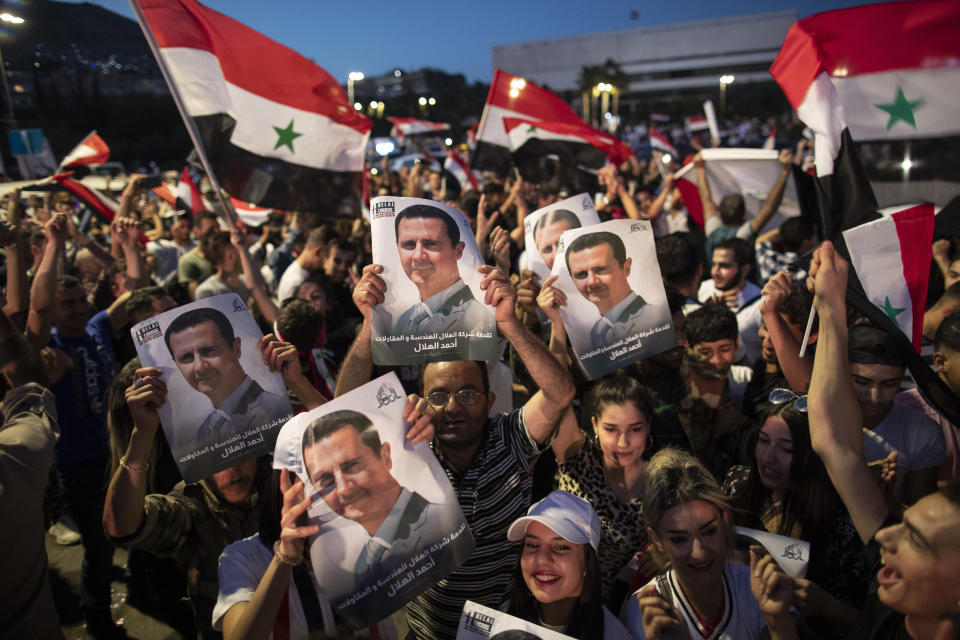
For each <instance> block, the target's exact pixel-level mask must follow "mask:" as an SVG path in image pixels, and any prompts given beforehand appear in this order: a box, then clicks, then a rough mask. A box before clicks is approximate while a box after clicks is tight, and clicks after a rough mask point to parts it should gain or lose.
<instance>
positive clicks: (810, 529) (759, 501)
mask: <svg viewBox="0 0 960 640" xmlns="http://www.w3.org/2000/svg"><path fill="white" fill-rule="evenodd" d="M773 417H778V418H780V419H781V420H783V421H784V422H786V423H787V427H788V428H789V429H790V437H791V439H792V440H793V456H792V458H791V461H790V484H789V486H788V487H787V489H786V491H785V492H784V499H783V508H782V511H781V514H780V522H779V525H778V526H777V530H776V531H771V533H777V534H780V535H784V536H792V535H794V532H793V530H794V528H795V527H799V528H800V535H799V537H800V538H803V539H804V540H807V541H808V542H810V543H811V544H812V545H815V546H813V548H820V549H822V548H824V547H823V545H822V544H817V543H819V542H820V541H821V540H825V539H827V538H828V537H829V536H830V535H832V534H833V531H832V528H833V527H832V523H833V521H834V518H835V517H836V515H837V508H838V507H839V505H840V498H839V496H838V495H837V492H836V489H834V488H833V484H832V483H831V482H830V477H829V476H828V475H827V469H826V467H824V466H823V461H822V460H821V459H820V456H818V455H817V454H815V453H814V452H813V447H812V446H811V444H810V423H809V421H808V419H807V414H806V413H803V412H801V411H797V410H796V409H795V408H794V407H793V403H789V404H786V405H779V406H773V407H771V408H770V409H768V410H767V411H766V412H764V414H763V418H762V420H761V421H760V425H761V427H760V428H762V425H763V424H764V423H766V421H767V420H768V419H770V418H773ZM760 428H757V429H756V431H755V432H754V433H753V435H752V436H751V438H750V446H749V448H748V452H747V457H748V459H749V461H750V476H749V478H748V479H747V485H746V487H745V488H744V489H745V490H744V491H743V494H742V495H743V498H741V499H740V500H738V501H737V502H738V504H737V505H736V506H737V507H738V508H739V509H738V510H745V511H746V512H747V513H748V514H750V515H751V517H752V518H754V519H756V521H757V522H755V523H753V524H754V525H756V524H760V527H759V528H761V529H762V528H763V526H762V523H761V522H760V521H759V520H760V515H761V514H762V513H763V509H764V505H765V503H766V502H767V501H768V500H769V499H770V497H771V491H770V489H767V488H766V487H765V486H763V482H761V481H760V470H759V468H758V466H757V456H756V450H757V448H756V445H757V438H758V436H759V433H760Z"/></svg>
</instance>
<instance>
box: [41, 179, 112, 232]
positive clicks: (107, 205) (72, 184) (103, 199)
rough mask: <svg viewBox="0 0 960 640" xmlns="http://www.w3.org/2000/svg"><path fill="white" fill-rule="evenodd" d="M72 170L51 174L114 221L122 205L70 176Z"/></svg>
mask: <svg viewBox="0 0 960 640" xmlns="http://www.w3.org/2000/svg"><path fill="white" fill-rule="evenodd" d="M71 175H72V172H70V171H67V172H64V173H58V174H56V175H54V176H51V177H50V179H51V180H53V181H54V182H56V183H58V184H60V185H61V186H62V187H64V188H65V189H66V190H67V191H69V192H70V193H72V194H73V195H75V196H76V197H77V198H79V199H80V200H82V201H83V202H84V203H85V204H86V205H87V206H89V207H90V208H91V209H93V210H94V211H96V212H97V213H99V214H100V215H102V216H103V217H104V218H106V219H107V220H108V221H110V222H112V221H113V216H114V215H116V213H117V208H118V207H119V206H120V205H119V204H117V202H116V201H114V200H113V199H111V198H109V197H107V196H105V195H103V194H102V193H100V192H99V191H97V190H96V189H91V188H90V187H88V186H87V185H85V184H83V183H82V182H79V181H78V180H74V179H73V178H71V177H70V176H71Z"/></svg>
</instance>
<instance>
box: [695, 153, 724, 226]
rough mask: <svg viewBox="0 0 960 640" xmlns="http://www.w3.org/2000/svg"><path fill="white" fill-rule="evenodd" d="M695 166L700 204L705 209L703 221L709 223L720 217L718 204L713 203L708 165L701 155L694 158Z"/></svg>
mask: <svg viewBox="0 0 960 640" xmlns="http://www.w3.org/2000/svg"><path fill="white" fill-rule="evenodd" d="M693 166H694V169H695V171H696V172H697V190H698V191H699V192H700V204H701V206H702V207H703V220H704V222H706V221H707V219H708V218H712V217H713V216H715V215H719V213H720V210H719V209H717V205H716V203H714V201H713V195H712V194H711V193H710V181H709V180H707V163H706V162H704V160H703V156H701V155H700V154H699V153H698V154H697V155H695V156H693Z"/></svg>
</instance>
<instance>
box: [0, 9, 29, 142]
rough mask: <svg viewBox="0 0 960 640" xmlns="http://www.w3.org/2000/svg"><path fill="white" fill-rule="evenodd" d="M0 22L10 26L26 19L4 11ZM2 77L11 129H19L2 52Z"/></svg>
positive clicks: (0, 54) (0, 65)
mask: <svg viewBox="0 0 960 640" xmlns="http://www.w3.org/2000/svg"><path fill="white" fill-rule="evenodd" d="M0 20H3V21H4V22H9V23H10V24H23V23H24V19H23V18H21V17H20V16H15V15H13V14H12V13H8V12H6V11H4V12H3V13H0ZM0 76H2V77H3V94H4V95H5V96H6V98H7V108H8V109H9V110H10V118H9V121H10V128H11V129H16V128H17V117H16V116H15V115H14V114H13V99H12V98H11V97H10V83H9V82H8V81H7V64H6V63H5V62H4V61H3V52H2V51H0Z"/></svg>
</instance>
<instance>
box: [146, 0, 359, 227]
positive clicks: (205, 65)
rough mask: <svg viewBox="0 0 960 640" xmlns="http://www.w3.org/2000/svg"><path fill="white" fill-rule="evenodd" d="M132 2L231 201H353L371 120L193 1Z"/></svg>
mask: <svg viewBox="0 0 960 640" xmlns="http://www.w3.org/2000/svg"><path fill="white" fill-rule="evenodd" d="M133 6H134V10H135V11H136V13H137V14H138V18H139V20H140V25H141V27H142V28H143V30H144V34H145V35H146V37H147V40H148V42H149V43H150V45H151V47H152V48H153V50H154V54H155V55H156V56H157V61H158V62H159V64H160V68H161V69H162V70H163V71H164V75H165V77H166V80H167V83H168V84H169V85H170V89H171V92H173V93H174V96H175V98H177V100H178V106H180V107H181V110H182V112H183V113H182V115H183V116H184V118H185V119H186V118H189V119H191V120H192V124H193V125H194V126H195V127H196V130H197V133H198V134H199V138H200V142H201V144H202V146H203V149H202V150H201V151H202V152H205V153H206V156H207V159H208V160H209V164H210V166H211V168H212V170H213V174H214V176H213V177H215V178H216V181H217V182H218V183H219V184H220V186H222V187H223V188H224V189H225V190H226V191H227V192H228V193H229V194H230V195H231V196H234V197H236V198H239V199H241V200H244V201H247V202H254V203H257V204H258V205H261V206H265V207H275V208H279V209H289V210H313V211H325V210H326V211H329V210H331V209H332V208H333V207H334V205H335V204H336V203H337V202H338V201H339V200H340V199H341V198H343V197H344V196H348V195H351V194H354V193H355V192H356V195H359V182H358V181H359V179H360V175H359V174H360V172H361V171H362V170H363V160H364V149H365V146H366V142H367V137H368V136H369V134H370V128H371V122H370V120H369V119H368V118H366V117H365V116H363V115H362V114H360V113H358V112H357V111H356V110H354V108H353V106H352V105H350V104H348V103H347V97H346V95H345V94H344V91H343V88H342V87H340V85H339V83H338V82H337V81H336V80H335V79H334V78H333V77H332V76H331V75H330V74H328V73H327V72H326V71H324V70H323V69H322V68H320V67H319V66H317V65H316V64H314V63H313V62H311V61H310V60H308V59H306V58H305V57H303V56H301V55H300V54H298V53H296V52H295V51H293V50H291V49H288V48H287V47H284V46H283V45H280V44H278V43H276V42H274V41H273V40H270V39H269V38H267V37H265V36H263V35H262V34H260V33H258V32H256V31H254V30H253V29H250V28H249V27H247V26H245V25H243V24H241V23H239V22H237V21H236V20H233V19H232V18H228V17H227V16H225V15H223V14H221V13H218V12H216V11H213V10H212V9H208V8H207V7H205V6H203V5H201V4H200V3H198V2H196V0H135V1H134V2H133ZM188 126H189V125H188Z"/></svg>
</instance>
